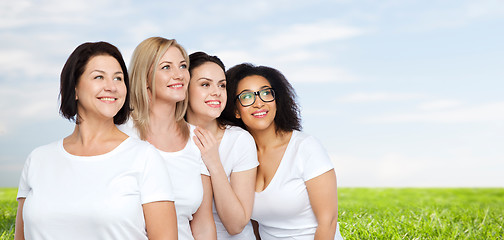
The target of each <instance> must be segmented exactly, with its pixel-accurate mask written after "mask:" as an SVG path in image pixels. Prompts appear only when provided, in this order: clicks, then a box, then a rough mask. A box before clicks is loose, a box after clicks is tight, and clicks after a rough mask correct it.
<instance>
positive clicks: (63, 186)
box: [15, 42, 177, 239]
mask: <svg viewBox="0 0 504 240" xmlns="http://www.w3.org/2000/svg"><path fill="white" fill-rule="evenodd" d="M60 95H61V107H60V111H61V114H62V115H63V116H64V117H65V118H67V119H69V120H72V121H75V122H76V124H75V129H74V132H73V133H72V134H70V135H69V136H68V137H66V138H64V139H61V140H59V141H57V142H54V143H51V144H48V145H45V146H42V147H38V148H36V149H35V150H34V151H33V152H32V153H31V154H30V156H29V157H28V159H27V160H26V162H25V165H24V168H23V171H22V175H21V180H20V184H19V189H18V195H17V199H18V201H19V204H18V212H17V217H16V231H15V239H25V237H26V238H27V239H167V238H171V239H176V237H177V225H176V215H175V207H174V203H173V199H174V196H173V193H172V189H171V184H170V178H169V176H168V172H167V169H166V167H165V165H164V163H163V159H162V158H161V156H160V155H159V153H158V152H157V151H156V149H155V148H154V147H152V146H151V145H150V144H148V143H146V142H143V141H140V140H138V139H134V138H129V137H128V136H127V135H126V134H124V133H123V132H121V131H120V130H119V129H117V127H116V125H115V124H120V123H123V122H124V121H125V120H126V119H128V116H129V112H130V108H129V94H128V73H127V71H126V66H125V64H124V61H123V58H122V56H121V53H120V52H119V50H118V49H117V48H116V47H115V46H113V45H111V44H109V43H106V42H96V43H84V44H82V45H80V46H78V47H77V48H76V49H75V50H74V51H73V53H72V54H71V55H70V57H69V58H68V60H67V62H66V63H65V66H64V67H63V71H62V73H61V88H60Z"/></svg>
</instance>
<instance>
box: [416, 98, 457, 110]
mask: <svg viewBox="0 0 504 240" xmlns="http://www.w3.org/2000/svg"><path fill="white" fill-rule="evenodd" d="M460 105H461V102H460V101H457V100H449V99H447V100H437V101H432V102H426V103H422V104H420V105H419V106H418V108H419V109H421V110H427V111H430V110H445V109H450V108H454V107H458V106H460Z"/></svg>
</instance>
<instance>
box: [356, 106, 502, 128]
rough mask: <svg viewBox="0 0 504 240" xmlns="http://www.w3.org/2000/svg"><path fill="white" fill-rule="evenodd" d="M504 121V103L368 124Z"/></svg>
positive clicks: (380, 118) (370, 120) (389, 117)
mask: <svg viewBox="0 0 504 240" xmlns="http://www.w3.org/2000/svg"><path fill="white" fill-rule="evenodd" d="M489 121H504V102H495V103H486V104H481V105H478V106H470V107H465V108H458V109H453V110H446V111H431V112H413V113H399V114H389V115H383V116H376V117H370V118H367V119H365V120H364V122H367V123H409V122H432V123H463V122H489Z"/></svg>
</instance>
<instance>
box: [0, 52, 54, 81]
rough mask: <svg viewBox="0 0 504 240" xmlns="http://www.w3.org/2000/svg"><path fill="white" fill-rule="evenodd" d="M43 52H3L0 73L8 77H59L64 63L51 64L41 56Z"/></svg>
mask: <svg viewBox="0 0 504 240" xmlns="http://www.w3.org/2000/svg"><path fill="white" fill-rule="evenodd" d="M40 53H41V51H31V50H19V49H18V50H2V51H1V54H0V72H2V73H3V74H4V77H6V76H14V75H16V76H18V75H20V73H22V74H26V76H28V77H37V78H40V77H41V76H52V77H57V76H58V75H59V72H60V71H61V68H62V67H63V64H62V63H55V62H51V61H50V60H48V59H44V56H39V55H40Z"/></svg>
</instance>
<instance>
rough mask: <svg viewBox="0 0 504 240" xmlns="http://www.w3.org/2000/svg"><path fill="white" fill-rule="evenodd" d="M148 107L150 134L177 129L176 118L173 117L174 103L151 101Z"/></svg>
mask: <svg viewBox="0 0 504 240" xmlns="http://www.w3.org/2000/svg"><path fill="white" fill-rule="evenodd" d="M150 109H151V111H150V113H149V128H150V134H152V133H156V132H159V131H168V130H173V129H177V120H176V119H175V109H176V103H166V102H160V101H156V102H155V103H151V106H150Z"/></svg>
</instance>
